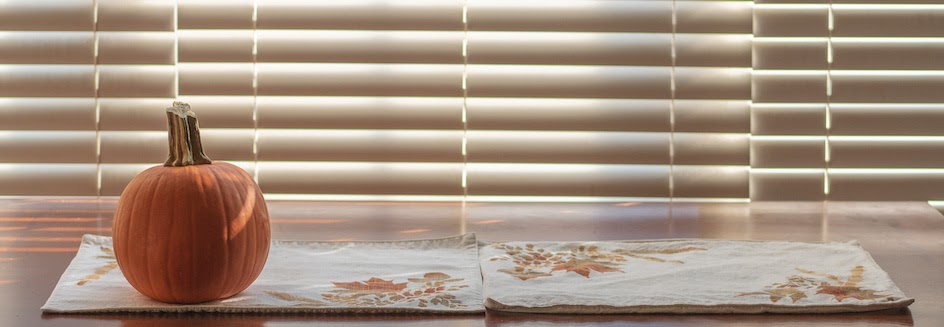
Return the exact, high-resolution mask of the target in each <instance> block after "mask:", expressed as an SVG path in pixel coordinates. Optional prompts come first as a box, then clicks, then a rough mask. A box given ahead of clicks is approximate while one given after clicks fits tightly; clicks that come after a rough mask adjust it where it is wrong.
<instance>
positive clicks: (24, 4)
mask: <svg viewBox="0 0 944 327" xmlns="http://www.w3.org/2000/svg"><path fill="white" fill-rule="evenodd" d="M92 5H93V2H92V1H88V0H8V1H4V3H3V10H0V30H33V31H92V30H93V29H94V26H95V23H94V19H95V18H94V8H93V6H92Z"/></svg>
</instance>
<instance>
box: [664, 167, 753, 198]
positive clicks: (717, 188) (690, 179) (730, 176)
mask: <svg viewBox="0 0 944 327" xmlns="http://www.w3.org/2000/svg"><path fill="white" fill-rule="evenodd" d="M749 182H750V168H749V167H747V166H716V165H712V166H693V165H675V166H672V195H673V197H680V198H686V197H691V198H746V197H748V196H749V195H750V194H749V187H748V183H749Z"/></svg>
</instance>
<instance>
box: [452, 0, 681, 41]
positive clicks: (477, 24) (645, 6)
mask: <svg viewBox="0 0 944 327" xmlns="http://www.w3.org/2000/svg"><path fill="white" fill-rule="evenodd" d="M468 18H469V30H473V31H574V32H655V33H671V32H672V3H671V2H669V1H562V0H554V1H547V0H541V1H537V0H527V1H524V0H519V1H501V0H476V1H469V2H468ZM460 21H461V20H460ZM460 28H461V26H460Z"/></svg>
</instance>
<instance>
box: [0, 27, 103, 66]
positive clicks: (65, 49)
mask: <svg viewBox="0 0 944 327" xmlns="http://www.w3.org/2000/svg"><path fill="white" fill-rule="evenodd" d="M94 49H95V38H94V32H66V31H59V32H35V31H29V32H19V31H17V32H0V64H94V63H95V53H94Z"/></svg>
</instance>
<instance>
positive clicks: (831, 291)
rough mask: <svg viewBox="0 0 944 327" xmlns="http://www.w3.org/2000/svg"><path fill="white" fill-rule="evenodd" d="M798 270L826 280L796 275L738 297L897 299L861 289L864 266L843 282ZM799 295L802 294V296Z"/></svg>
mask: <svg viewBox="0 0 944 327" xmlns="http://www.w3.org/2000/svg"><path fill="white" fill-rule="evenodd" d="M796 270H797V271H799V272H801V273H804V274H807V275H813V276H819V277H822V278H824V279H825V280H822V279H820V280H816V279H814V278H810V277H804V276H797V275H794V276H790V277H789V278H788V279H787V283H786V284H780V283H774V284H772V285H770V286H767V287H765V288H764V291H763V292H749V293H740V294H738V295H737V296H745V295H769V296H770V300H771V301H772V302H777V301H779V300H780V299H781V298H783V297H784V296H790V298H791V299H794V300H793V301H794V302H796V301H797V300H799V299H803V298H806V297H807V296H809V294H810V292H813V291H814V290H815V293H814V294H827V295H832V296H833V299H834V300H836V301H838V302H842V301H843V300H845V299H847V298H853V299H858V300H879V301H885V300H888V301H892V300H895V299H896V298H895V297H891V296H888V295H887V294H882V293H881V292H879V291H876V290H870V289H865V288H861V287H860V286H859V283H861V282H862V280H863V278H864V277H863V274H864V273H865V267H863V266H855V267H854V268H852V270H850V271H849V274H850V275H849V278H848V279H846V280H842V278H839V277H838V276H836V275H832V274H823V273H818V272H815V271H812V270H806V269H801V268H797V269H796ZM799 294H802V296H800V295H799Z"/></svg>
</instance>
